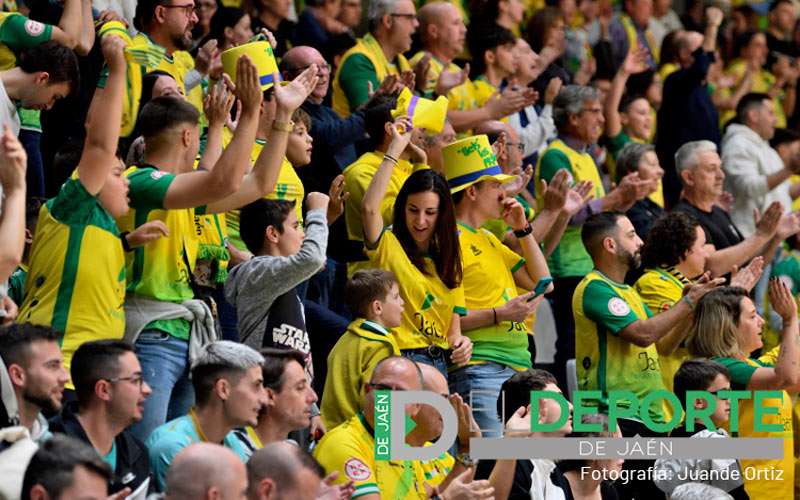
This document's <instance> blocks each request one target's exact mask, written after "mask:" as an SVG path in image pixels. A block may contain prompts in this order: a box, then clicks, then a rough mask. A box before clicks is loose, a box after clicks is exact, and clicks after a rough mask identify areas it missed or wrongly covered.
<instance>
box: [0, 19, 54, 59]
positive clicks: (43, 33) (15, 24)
mask: <svg viewBox="0 0 800 500" xmlns="http://www.w3.org/2000/svg"><path fill="white" fill-rule="evenodd" d="M52 36H53V26H51V25H49V24H44V23H40V22H39V21H34V20H33V19H28V18H27V17H25V16H23V15H22V14H14V15H11V16H8V17H7V18H6V20H5V22H3V24H2V25H0V42H2V43H4V44H6V45H8V47H9V48H10V49H11V50H14V51H19V50H24V49H29V48H31V47H35V46H37V45H39V44H42V43H44V42H47V41H49V40H50V38H51V37H52Z"/></svg>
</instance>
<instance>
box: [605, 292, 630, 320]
mask: <svg viewBox="0 0 800 500" xmlns="http://www.w3.org/2000/svg"><path fill="white" fill-rule="evenodd" d="M608 311H609V312H610V313H611V314H613V315H614V316H627V315H628V313H629V312H631V308H630V306H629V305H628V303H627V302H625V301H624V300H622V299H621V298H619V297H614V298H612V299H611V300H609V301H608Z"/></svg>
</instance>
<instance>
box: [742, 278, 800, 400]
mask: <svg viewBox="0 0 800 500" xmlns="http://www.w3.org/2000/svg"><path fill="white" fill-rule="evenodd" d="M769 302H770V304H771V305H772V309H773V310H774V311H775V312H777V313H778V314H779V315H780V316H781V320H783V330H781V348H780V352H779V353H778V359H777V361H776V362H775V367H774V368H757V369H756V371H755V372H753V375H752V377H751V378H750V383H749V384H747V389H748V390H750V391H758V390H776V389H784V390H787V391H790V392H797V391H798V390H800V366H798V362H799V361H800V359H798V357H799V356H800V346H798V335H800V328H798V323H797V303H796V302H795V300H794V297H792V292H791V290H789V288H788V287H787V286H786V284H785V283H784V282H783V281H781V280H780V279H775V278H773V279H772V280H770V283H769Z"/></svg>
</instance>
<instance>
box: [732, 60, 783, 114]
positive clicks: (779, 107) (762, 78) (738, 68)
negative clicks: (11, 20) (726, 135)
mask: <svg viewBox="0 0 800 500" xmlns="http://www.w3.org/2000/svg"><path fill="white" fill-rule="evenodd" d="M746 72H747V61H745V60H744V59H736V60H735V61H733V62H732V63H731V64H730V65H729V66H728V67H727V68H726V69H725V76H728V77H733V78H734V79H735V80H736V83H735V84H734V86H733V87H731V88H727V89H723V90H722V95H723V96H725V97H730V96H731V95H733V93H734V92H736V89H738V87H739V86H740V85H741V84H742V80H744V76H745V73H746ZM775 82H776V78H775V75H773V74H772V73H770V72H769V71H767V70H765V69H761V70H759V71H757V72H756V73H754V74H753V83H752V86H751V87H750V92H760V93H762V94H769V93H770V92H771V91H772V90H773V88H774V87H775ZM783 99H784V92H783V91H782V90H781V91H780V92H778V93H777V95H775V97H773V98H772V103H773V104H774V106H775V120H776V123H775V126H776V127H778V128H785V127H786V113H785V112H784V110H783ZM735 116H736V110H728V111H725V112H723V113H720V116H719V126H720V128H722V127H724V126H725V125H726V124H727V123H728V121H730V119H731V118H733V117H735Z"/></svg>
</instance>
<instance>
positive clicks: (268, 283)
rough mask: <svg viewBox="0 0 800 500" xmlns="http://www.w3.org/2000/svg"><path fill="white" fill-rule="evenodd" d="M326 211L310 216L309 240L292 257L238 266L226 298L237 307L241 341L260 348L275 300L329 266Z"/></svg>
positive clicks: (264, 257) (227, 284) (266, 257)
mask: <svg viewBox="0 0 800 500" xmlns="http://www.w3.org/2000/svg"><path fill="white" fill-rule="evenodd" d="M325 215H326V214H325V210H321V209H319V210H311V211H309V212H308V213H307V214H306V228H305V229H306V237H305V239H304V240H303V245H302V246H301V247H300V251H299V252H297V253H296V254H294V255H290V256H288V257H273V256H271V255H262V256H259V257H253V258H252V259H250V260H249V261H247V262H244V263H242V264H240V265H238V266H236V267H235V268H234V269H233V271H231V272H230V274H229V275H228V280H227V281H226V282H225V299H226V300H227V301H228V302H229V303H231V304H232V305H233V306H234V307H235V308H236V314H237V316H238V318H237V321H238V324H237V326H238V330H239V339H241V340H242V341H243V342H244V343H245V344H247V345H249V346H251V347H253V348H255V349H260V348H261V346H262V343H263V338H264V330H265V328H266V325H267V316H268V314H269V310H270V307H272V304H273V302H275V299H277V298H278V297H280V296H281V295H283V294H285V293H286V292H288V291H290V290H291V289H293V288H294V287H296V286H297V285H299V284H300V283H302V282H304V281H305V280H307V279H309V278H310V277H311V276H313V275H314V274H316V273H317V272H318V271H319V270H320V269H321V268H322V266H324V265H325V251H326V249H327V247H328V223H327V221H326V219H325Z"/></svg>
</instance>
